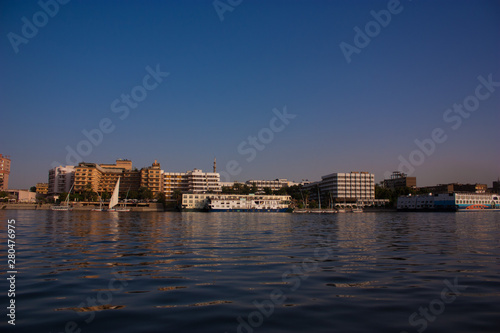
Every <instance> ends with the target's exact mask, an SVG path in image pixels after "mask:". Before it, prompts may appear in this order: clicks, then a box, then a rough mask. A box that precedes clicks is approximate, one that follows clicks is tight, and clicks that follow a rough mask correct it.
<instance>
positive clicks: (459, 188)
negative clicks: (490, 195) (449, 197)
mask: <svg viewBox="0 0 500 333" xmlns="http://www.w3.org/2000/svg"><path fill="white" fill-rule="evenodd" d="M487 189H488V186H487V185H486V184H459V183H450V184H438V185H434V186H425V187H420V190H421V191H424V192H427V193H433V194H439V193H454V192H469V193H486V191H487Z"/></svg>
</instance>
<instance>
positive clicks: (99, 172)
mask: <svg viewBox="0 0 500 333" xmlns="http://www.w3.org/2000/svg"><path fill="white" fill-rule="evenodd" d="M118 178H120V188H119V192H120V195H122V196H125V195H126V193H127V191H129V190H130V191H137V190H139V187H140V186H141V184H142V174H141V171H139V170H137V169H133V168H132V161H130V160H123V159H118V160H116V163H115V164H97V163H85V162H81V163H79V164H78V166H76V167H75V188H74V190H75V192H76V193H82V192H84V191H87V190H92V191H93V192H97V193H99V194H100V195H102V194H103V193H112V192H113V190H114V188H115V185H116V182H117V181H118ZM146 183H147V182H146Z"/></svg>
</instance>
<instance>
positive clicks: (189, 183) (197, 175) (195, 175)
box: [163, 169, 221, 201]
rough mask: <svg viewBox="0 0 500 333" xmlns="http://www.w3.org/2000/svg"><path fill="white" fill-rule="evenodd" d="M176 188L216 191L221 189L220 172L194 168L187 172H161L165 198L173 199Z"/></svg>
mask: <svg viewBox="0 0 500 333" xmlns="http://www.w3.org/2000/svg"><path fill="white" fill-rule="evenodd" d="M176 190H179V191H180V192H181V193H208V192H213V193H217V192H220V191H221V186H220V174H219V173H217V172H203V171H202V170H199V169H194V170H191V171H187V172H163V191H164V193H165V196H166V197H167V200H170V201H172V200H175V198H174V197H173V194H174V192H175V191H176Z"/></svg>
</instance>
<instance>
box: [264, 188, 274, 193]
mask: <svg viewBox="0 0 500 333" xmlns="http://www.w3.org/2000/svg"><path fill="white" fill-rule="evenodd" d="M264 194H266V195H269V194H273V190H271V188H270V187H264Z"/></svg>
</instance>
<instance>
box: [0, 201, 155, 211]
mask: <svg viewBox="0 0 500 333" xmlns="http://www.w3.org/2000/svg"><path fill="white" fill-rule="evenodd" d="M52 206H54V205H53V204H41V205H40V204H29V203H4V204H0V209H5V210H50V207H52ZM71 206H72V207H73V210H77V211H91V210H92V209H93V208H96V207H99V204H97V203H88V202H85V203H74V204H71ZM127 208H129V209H130V211H131V212H163V211H164V209H163V205H162V204H160V203H137V204H128V205H127Z"/></svg>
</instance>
